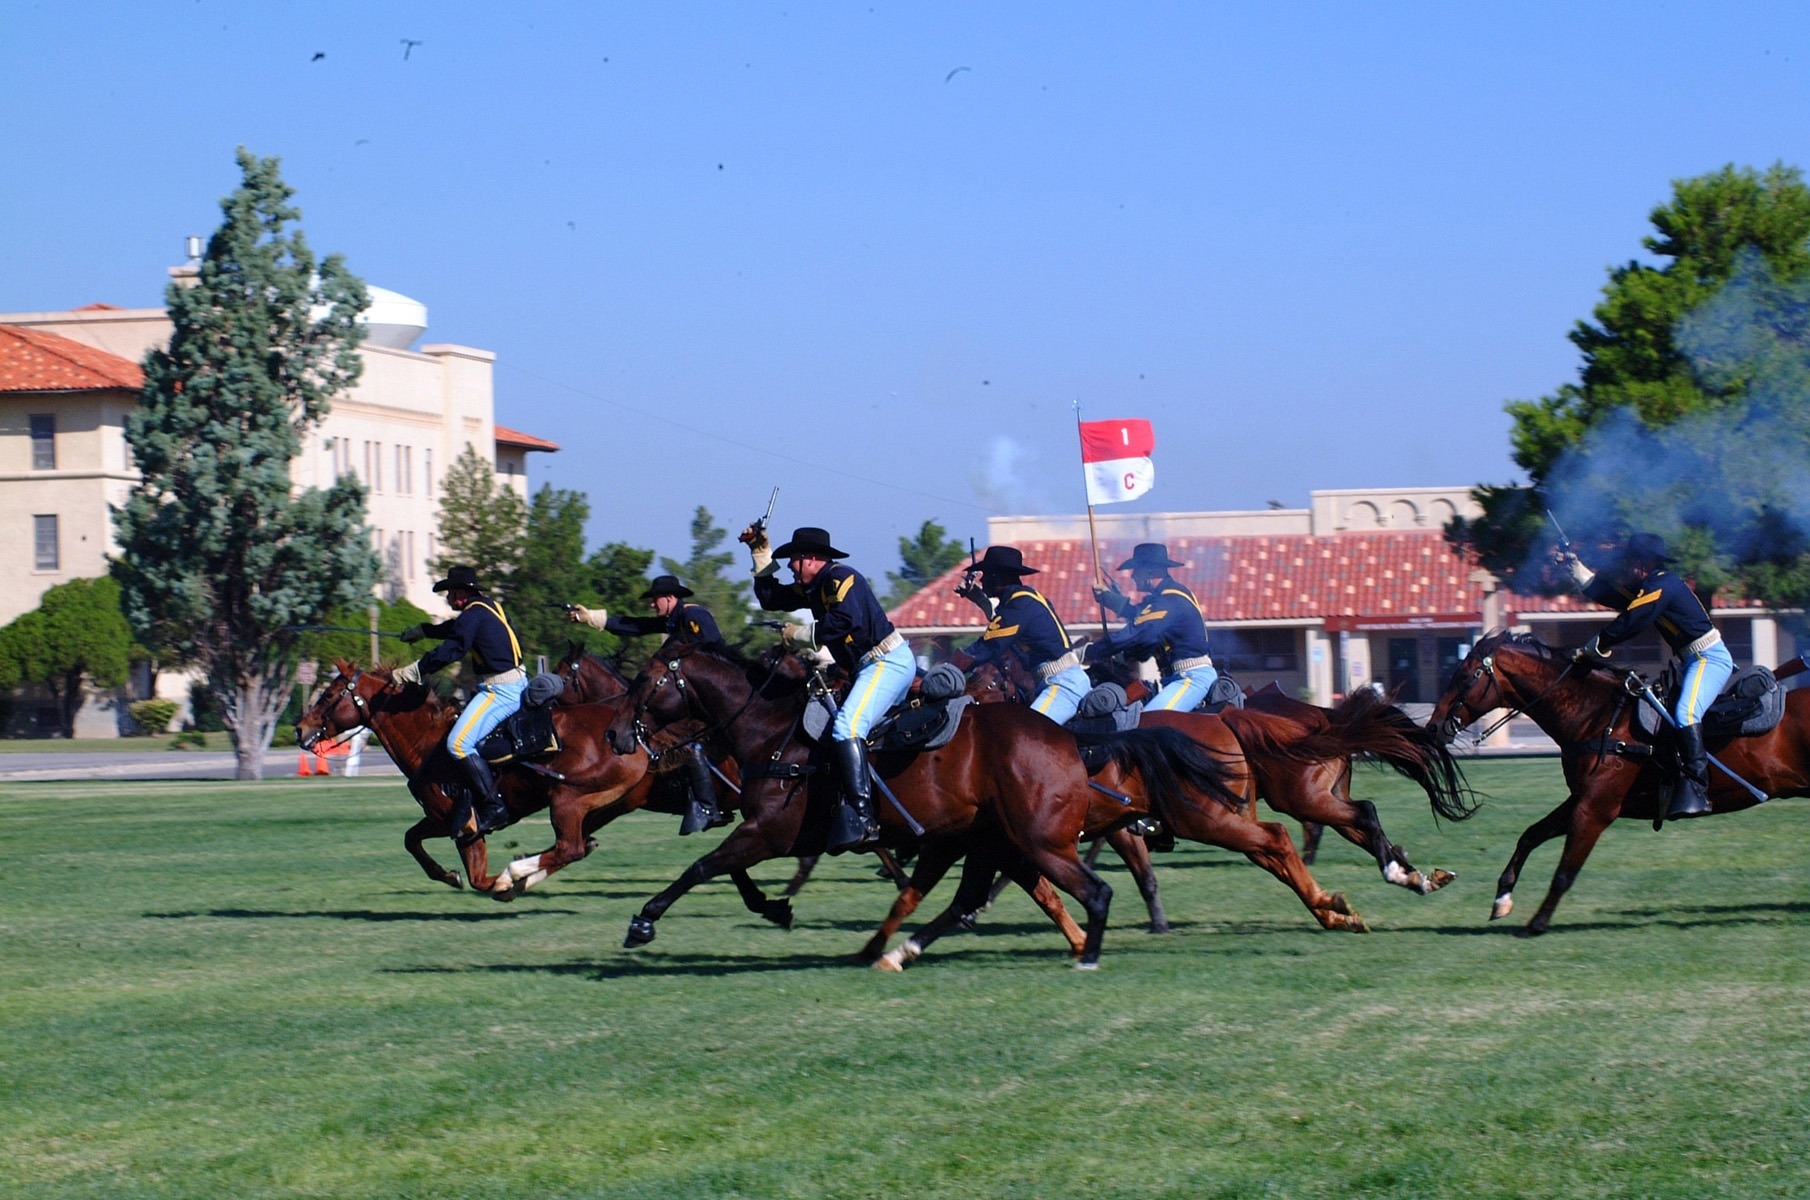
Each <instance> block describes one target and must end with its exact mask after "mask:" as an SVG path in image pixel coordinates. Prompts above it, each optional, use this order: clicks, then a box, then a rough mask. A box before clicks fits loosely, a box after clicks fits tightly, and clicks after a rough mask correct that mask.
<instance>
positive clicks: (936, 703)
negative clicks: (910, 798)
mask: <svg viewBox="0 0 1810 1200" xmlns="http://www.w3.org/2000/svg"><path fill="white" fill-rule="evenodd" d="M973 703H974V699H973V697H971V696H955V697H952V698H950V699H946V700H935V699H929V698H926V697H925V696H924V695H923V694H922V693H920V694H919V695H917V696H916V697H914V698H912V699H910V700H907V701H906V702H905V703H904V704H902V705H900V706H899V707H898V708H895V709H893V710H892V711H891V712H889V713H887V714H886V715H885V716H884V717H882V718H880V720H879V722H878V723H877V724H876V725H875V726H874V728H873V732H871V733H869V734H868V735H867V745H868V747H869V748H870V749H871V750H873V751H874V752H875V753H877V754H879V753H894V752H898V751H904V752H907V753H916V752H917V751H920V750H936V749H938V748H940V747H942V746H946V745H948V744H949V742H950V740H951V739H953V738H954V737H955V731H956V729H957V728H958V727H959V726H960V725H961V723H962V712H963V710H964V709H966V708H967V707H968V706H969V705H970V704H973Z"/></svg>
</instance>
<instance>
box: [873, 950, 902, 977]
mask: <svg viewBox="0 0 1810 1200" xmlns="http://www.w3.org/2000/svg"><path fill="white" fill-rule="evenodd" d="M872 965H873V969H874V970H876V971H892V972H894V973H897V972H900V971H903V970H904V969H905V964H904V963H902V962H900V961H898V960H897V959H896V958H894V957H893V956H892V955H891V954H882V955H881V956H880V957H879V958H876V959H874V961H873V964H872Z"/></svg>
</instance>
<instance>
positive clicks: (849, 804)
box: [826, 737, 880, 854]
mask: <svg viewBox="0 0 1810 1200" xmlns="http://www.w3.org/2000/svg"><path fill="white" fill-rule="evenodd" d="M836 767H837V769H838V770H839V771H840V772H841V773H842V803H840V804H838V805H837V806H836V816H835V819H834V820H832V821H831V822H830V839H829V844H828V846H827V847H826V848H827V849H828V850H829V852H830V853H831V854H841V853H843V852H845V851H848V850H863V849H866V848H867V847H868V846H871V845H873V844H874V843H875V842H877V841H879V840H880V823H879V822H878V821H876V820H874V781H873V775H872V774H871V772H870V769H869V767H868V763H867V743H866V742H864V741H862V740H861V739H860V738H858V737H854V738H849V739H848V740H847V741H842V742H837V743H836Z"/></svg>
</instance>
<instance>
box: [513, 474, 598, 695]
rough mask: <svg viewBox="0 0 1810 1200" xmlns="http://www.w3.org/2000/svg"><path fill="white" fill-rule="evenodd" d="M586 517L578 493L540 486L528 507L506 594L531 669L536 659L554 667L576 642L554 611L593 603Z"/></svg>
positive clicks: (583, 501) (561, 614) (586, 504)
mask: <svg viewBox="0 0 1810 1200" xmlns="http://www.w3.org/2000/svg"><path fill="white" fill-rule="evenodd" d="M590 516H591V502H590V501H589V500H588V499H586V498H585V495H584V493H583V492H575V491H568V490H565V489H560V488H554V487H552V486H551V485H543V486H542V487H541V489H540V491H538V492H536V493H535V494H534V502H533V504H531V505H530V506H529V509H528V533H527V538H526V541H525V543H524V545H523V548H522V559H521V566H520V567H518V568H517V569H516V571H515V574H514V575H513V576H512V577H511V579H510V580H509V585H508V592H509V623H510V624H511V625H513V626H514V627H515V633H516V637H518V638H519V639H521V643H522V655H523V657H524V658H525V659H526V660H527V661H528V664H529V666H530V668H532V666H533V661H534V656H535V655H537V654H544V655H546V656H547V659H548V661H549V662H553V661H556V660H558V659H559V658H561V657H563V656H564V654H565V650H566V646H567V644H568V643H570V642H573V641H577V640H579V639H578V636H577V630H578V628H579V627H578V626H576V625H574V624H572V622H571V621H570V620H568V619H567V618H566V614H565V613H564V612H563V611H562V610H561V609H559V608H558V607H556V606H557V605H562V604H583V605H585V606H587V607H589V606H590V605H593V604H595V603H597V602H598V597H597V595H596V594H595V593H594V592H593V591H592V590H591V586H590V582H591V581H590V572H589V571H588V570H587V569H586V567H585V558H584V524H585V522H586V521H587V520H589V519H590Z"/></svg>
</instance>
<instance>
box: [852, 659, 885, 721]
mask: <svg viewBox="0 0 1810 1200" xmlns="http://www.w3.org/2000/svg"><path fill="white" fill-rule="evenodd" d="M884 673H885V672H883V671H880V670H875V671H872V672H870V673H869V674H868V677H867V690H866V691H865V692H863V693H862V694H861V701H860V703H858V704H856V705H855V711H854V712H852V713H850V714H849V716H848V723H849V725H850V726H851V727H854V726H857V725H859V723H860V721H861V714H862V713H864V712H866V711H867V706H868V704H869V703H870V702H872V700H873V698H874V693H875V692H877V691H879V690H880V677H881V676H882V675H883V674H884Z"/></svg>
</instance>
